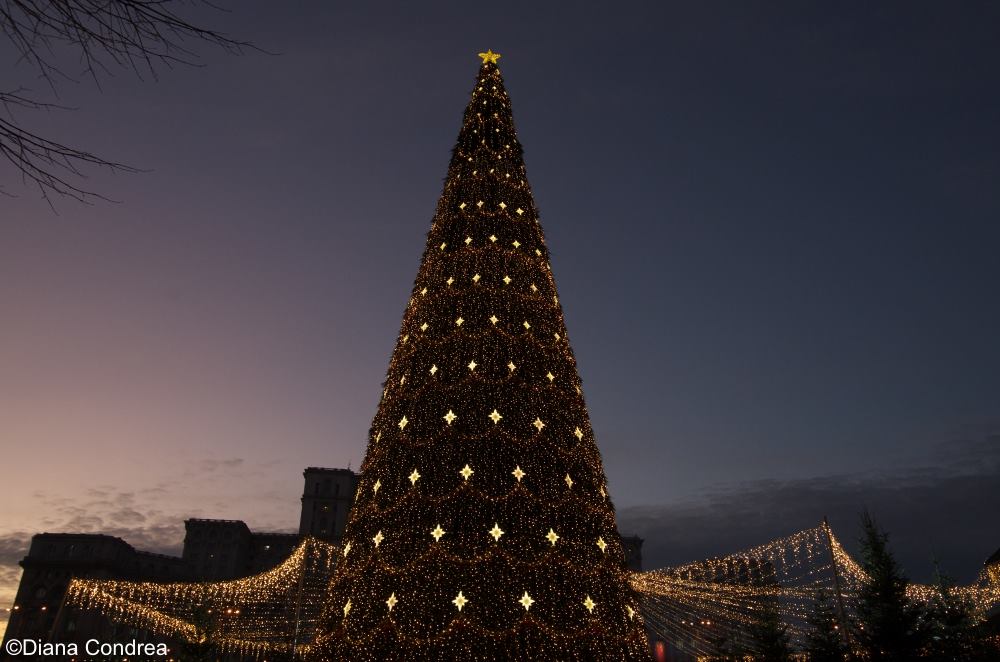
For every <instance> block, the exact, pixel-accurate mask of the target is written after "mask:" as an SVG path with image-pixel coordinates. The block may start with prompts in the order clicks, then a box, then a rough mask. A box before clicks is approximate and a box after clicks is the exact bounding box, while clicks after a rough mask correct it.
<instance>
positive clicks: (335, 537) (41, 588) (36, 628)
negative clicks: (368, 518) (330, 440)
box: [0, 467, 642, 659]
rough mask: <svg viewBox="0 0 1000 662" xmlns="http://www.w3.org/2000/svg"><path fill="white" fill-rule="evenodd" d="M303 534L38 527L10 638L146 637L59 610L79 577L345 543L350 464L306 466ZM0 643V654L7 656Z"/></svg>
mask: <svg viewBox="0 0 1000 662" xmlns="http://www.w3.org/2000/svg"><path fill="white" fill-rule="evenodd" d="M303 478H304V479H305V481H304V487H303V490H302V512H301V515H300V518H299V531H298V533H265V532H255V531H252V530H251V529H250V527H249V526H247V524H246V523H245V522H243V521H241V520H219V519H195V518H192V519H188V520H185V522H184V530H185V535H184V547H183V551H182V553H181V556H179V557H177V556H168V555H164V554H154V553H152V552H145V551H141V550H137V549H135V548H134V547H133V546H132V545H130V544H128V543H127V542H125V541H124V540H122V539H121V538H116V537H114V536H108V535H103V534H99V533H39V534H36V535H35V536H33V537H32V539H31V546H30V547H29V549H28V554H27V556H25V557H24V558H23V559H22V560H21V567H22V568H23V569H24V572H23V573H22V575H21V582H20V584H19V586H18V590H17V594H16V597H15V600H14V605H13V607H12V608H11V616H10V621H9V623H8V625H7V632H6V634H5V636H4V641H5V642H6V640H7V639H9V638H17V639H42V640H49V638H50V636H51V634H52V633H53V631H57V632H58V633H59V638H60V640H64V639H66V638H67V637H69V638H73V639H75V638H76V637H80V636H84V635H86V637H91V636H93V637H95V638H98V639H99V640H101V641H117V640H118V639H120V638H121V637H126V638H129V639H132V638H135V639H137V640H139V641H143V640H145V638H146V637H148V633H145V632H142V631H139V630H135V629H131V628H128V627H125V626H119V625H116V624H114V623H111V622H110V621H108V620H107V619H105V618H104V617H103V616H101V615H99V614H97V613H94V612H79V611H76V610H74V611H73V612H72V613H60V605H61V604H62V599H63V596H64V595H65V593H66V588H67V587H68V586H69V582H70V580H71V579H73V578H75V577H76V578H89V579H124V580H130V581H154V582H175V581H223V580H227V579H236V578H239V577H247V576H249V575H254V574H257V573H259V572H263V571H265V570H268V569H270V568H273V567H274V566H276V565H278V564H279V563H281V562H282V561H284V560H285V559H286V558H288V556H289V554H291V552H292V550H293V549H295V547H296V545H298V543H299V541H300V540H301V539H302V537H304V536H307V535H310V536H314V537H316V538H320V539H322V540H325V541H327V542H331V543H333V544H339V543H340V540H341V536H342V535H343V533H344V527H345V526H346V525H347V517H348V514H349V512H350V508H351V505H352V504H353V503H354V493H355V490H356V489H357V485H358V474H356V473H354V472H353V471H351V470H350V469H327V468H323V467H308V468H307V469H305V470H304V471H303ZM622 544H623V546H624V547H625V550H626V559H627V562H628V565H629V567H630V569H633V570H641V569H642V539H641V538H639V537H638V536H625V537H623V538H622ZM3 650H4V649H3V648H2V647H0V659H7V658H6V657H5V654H4V653H3Z"/></svg>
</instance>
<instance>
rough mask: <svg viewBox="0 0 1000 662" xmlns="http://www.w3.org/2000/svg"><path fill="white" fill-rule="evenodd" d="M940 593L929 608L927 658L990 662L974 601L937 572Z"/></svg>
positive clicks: (938, 660)
mask: <svg viewBox="0 0 1000 662" xmlns="http://www.w3.org/2000/svg"><path fill="white" fill-rule="evenodd" d="M935 575H936V577H935V579H936V581H935V588H936V589H937V593H936V594H935V596H934V597H933V599H932V600H931V602H930V604H929V605H928V608H927V618H926V626H927V634H928V641H927V647H926V648H925V650H924V655H925V656H926V657H927V659H928V660H932V661H933V662H945V661H946V660H947V661H951V660H986V659H988V656H987V652H986V651H987V647H986V641H985V638H984V636H983V633H982V630H981V629H980V628H979V627H977V624H978V620H979V618H978V617H977V614H976V608H975V605H974V604H973V602H972V601H971V600H969V599H968V598H966V597H965V596H963V595H961V594H960V593H957V592H955V591H954V590H953V586H952V582H951V581H950V580H949V579H948V578H947V577H945V576H944V575H942V574H941V572H940V570H936V572H935Z"/></svg>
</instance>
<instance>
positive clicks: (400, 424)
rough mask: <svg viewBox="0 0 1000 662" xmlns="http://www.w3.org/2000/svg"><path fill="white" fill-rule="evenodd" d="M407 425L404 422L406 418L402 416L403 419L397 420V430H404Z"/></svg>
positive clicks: (406, 421)
mask: <svg viewBox="0 0 1000 662" xmlns="http://www.w3.org/2000/svg"><path fill="white" fill-rule="evenodd" d="M407 423H409V421H408V420H406V416H403V418H401V419H399V429H400V430H402V429H403V428H405V427H406V424H407Z"/></svg>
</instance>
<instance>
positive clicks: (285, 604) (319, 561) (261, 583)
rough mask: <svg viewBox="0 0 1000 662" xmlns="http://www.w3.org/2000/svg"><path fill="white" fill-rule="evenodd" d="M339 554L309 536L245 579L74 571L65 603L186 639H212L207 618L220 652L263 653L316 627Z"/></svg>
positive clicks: (284, 649) (286, 647)
mask: <svg viewBox="0 0 1000 662" xmlns="http://www.w3.org/2000/svg"><path fill="white" fill-rule="evenodd" d="M347 551H349V548H348V547H345V548H344V553H345V554H346V552H347ZM339 556H340V554H339V551H338V549H337V548H336V547H335V546H334V545H330V544H329V543H326V542H323V541H321V540H317V539H315V538H306V539H304V540H303V541H302V542H301V543H300V544H299V546H298V547H296V549H295V550H294V551H293V552H292V553H291V555H289V557H288V558H287V559H286V560H285V561H284V562H282V563H281V564H279V565H278V566H276V567H275V568H273V569H271V570H268V571H266V572H263V573H260V574H257V575H253V576H251V577H246V578H243V579H237V580H231V581H221V582H173V583H156V582H133V581H123V580H111V579H73V580H72V581H70V583H69V586H68V588H67V590H66V597H65V598H64V605H65V606H66V607H71V608H78V609H83V610H94V611H97V612H100V613H102V614H104V615H105V616H107V617H108V618H109V619H111V620H112V621H114V622H117V623H123V624H126V625H128V626H130V627H134V628H139V629H144V630H147V631H149V632H152V633H154V634H157V635H161V636H165V637H170V638H173V639H175V640H178V641H183V642H188V643H201V642H205V641H206V639H207V638H208V636H209V633H208V632H206V631H205V629H204V627H205V625H204V621H205V619H206V618H207V619H210V620H211V633H210V634H211V643H212V645H214V646H215V647H217V648H218V649H219V651H220V652H221V653H224V654H227V655H234V656H238V657H239V658H240V659H257V660H264V659H268V658H267V656H269V655H276V654H278V655H287V654H288V653H290V652H291V648H292V646H293V643H292V642H293V640H294V637H295V633H296V632H299V633H311V632H315V630H316V628H317V624H318V622H319V620H318V619H319V616H320V614H321V612H322V609H323V606H324V604H325V600H326V591H327V587H328V586H329V582H330V578H331V576H332V574H333V568H334V565H335V563H336V562H337V558H338V557H339ZM307 638H310V637H309V636H302V640H305V639H307Z"/></svg>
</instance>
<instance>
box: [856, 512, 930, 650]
mask: <svg viewBox="0 0 1000 662" xmlns="http://www.w3.org/2000/svg"><path fill="white" fill-rule="evenodd" d="M861 530H862V536H861V554H862V559H863V562H862V567H863V568H864V570H865V572H866V573H867V574H868V577H869V581H868V582H865V583H864V584H863V585H862V587H861V590H860V592H859V596H858V597H859V599H858V606H857V621H856V623H855V629H856V637H857V641H858V644H859V646H860V648H861V651H862V653H863V654H864V656H865V657H866V658H867V659H869V660H877V661H881V660H909V659H913V658H914V657H916V656H917V655H918V652H919V651H920V649H921V648H922V644H923V640H924V632H923V630H922V628H921V623H920V620H921V610H920V608H919V607H918V606H917V605H915V604H914V603H913V602H912V601H911V600H910V599H909V598H908V597H907V595H906V587H907V585H908V584H909V581H908V580H907V578H906V576H905V575H904V574H903V571H902V569H901V568H900V567H899V564H898V563H897V562H896V559H895V557H894V556H893V555H892V552H891V551H889V537H888V535H887V534H886V533H884V532H883V531H882V530H881V529H879V527H878V525H877V524H876V523H875V520H874V519H873V518H872V516H871V514H870V513H868V512H867V511H866V512H865V513H863V514H862V516H861Z"/></svg>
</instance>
